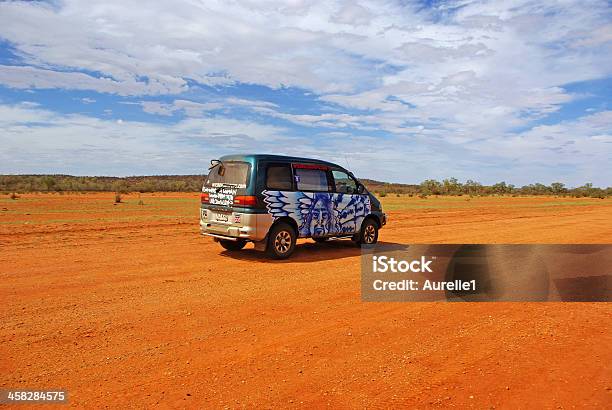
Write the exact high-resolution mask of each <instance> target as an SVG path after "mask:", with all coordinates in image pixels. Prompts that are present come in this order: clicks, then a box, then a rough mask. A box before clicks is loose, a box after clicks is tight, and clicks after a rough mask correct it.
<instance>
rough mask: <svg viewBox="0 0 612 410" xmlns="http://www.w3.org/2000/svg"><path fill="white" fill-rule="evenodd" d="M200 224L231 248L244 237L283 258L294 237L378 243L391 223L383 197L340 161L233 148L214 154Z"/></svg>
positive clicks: (239, 245)
mask: <svg viewBox="0 0 612 410" xmlns="http://www.w3.org/2000/svg"><path fill="white" fill-rule="evenodd" d="M200 202H201V208H200V228H201V231H202V234H203V235H206V236H211V237H213V238H214V239H215V241H217V242H219V243H220V244H221V246H222V247H223V248H225V249H227V250H231V251H235V250H240V249H242V248H243V247H244V246H245V245H246V243H247V242H253V243H254V244H255V248H256V249H259V250H264V251H265V252H266V253H267V254H268V255H269V256H270V257H272V258H275V259H284V258H288V257H289V256H291V254H292V253H293V251H294V250H295V244H296V240H297V238H312V239H313V240H315V241H316V242H325V241H327V240H329V239H331V238H351V239H352V240H353V241H354V242H355V243H357V244H359V245H373V244H375V243H376V241H377V240H378V230H379V229H380V228H382V227H383V226H384V225H385V224H386V222H387V218H386V215H385V214H384V213H383V212H382V208H381V205H380V202H379V201H378V200H377V199H376V198H375V197H374V195H372V194H371V193H369V192H368V190H367V189H366V187H365V186H364V185H363V184H362V183H360V182H359V180H358V179H357V178H355V176H354V175H353V174H352V173H351V172H349V171H347V170H346V169H344V168H342V167H341V166H339V165H336V164H333V163H331V162H326V161H320V160H316V159H308V158H297V157H287V156H279V155H228V156H224V157H221V158H219V159H218V160H212V161H211V167H210V168H209V173H208V177H207V178H206V181H205V182H204V186H203V187H202V194H201V201H200Z"/></svg>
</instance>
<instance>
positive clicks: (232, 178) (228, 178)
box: [206, 161, 251, 188]
mask: <svg viewBox="0 0 612 410" xmlns="http://www.w3.org/2000/svg"><path fill="white" fill-rule="evenodd" d="M250 171H251V164H249V163H248V162H240V161H223V162H218V163H217V164H216V165H215V166H213V168H211V169H210V170H209V171H208V178H206V186H219V185H237V186H238V187H239V188H246V186H247V185H248V180H249V173H250Z"/></svg>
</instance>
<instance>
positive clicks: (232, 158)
mask: <svg viewBox="0 0 612 410" xmlns="http://www.w3.org/2000/svg"><path fill="white" fill-rule="evenodd" d="M219 159H220V160H221V161H245V162H253V161H258V160H267V161H279V162H302V163H310V164H320V165H327V166H329V167H336V168H341V169H344V167H341V166H339V165H337V164H334V163H333V162H327V161H322V160H320V159H312V158H301V157H290V156H286V155H272V154H241V155H224V156H222V157H221V158H219Z"/></svg>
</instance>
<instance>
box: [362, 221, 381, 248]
mask: <svg viewBox="0 0 612 410" xmlns="http://www.w3.org/2000/svg"><path fill="white" fill-rule="evenodd" d="M376 242H378V224H377V223H376V222H375V221H374V220H373V219H366V220H365V221H363V223H362V224H361V231H360V232H359V237H358V243H359V245H366V246H367V245H374V244H375V243H376Z"/></svg>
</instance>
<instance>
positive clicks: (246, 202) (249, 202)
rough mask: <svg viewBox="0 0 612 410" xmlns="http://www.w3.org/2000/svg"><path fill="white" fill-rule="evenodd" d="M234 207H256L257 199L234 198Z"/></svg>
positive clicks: (253, 197) (249, 197)
mask: <svg viewBox="0 0 612 410" xmlns="http://www.w3.org/2000/svg"><path fill="white" fill-rule="evenodd" d="M234 205H238V206H255V205H257V197H256V196H250V195H248V196H246V195H245V196H243V195H238V196H235V197H234Z"/></svg>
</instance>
